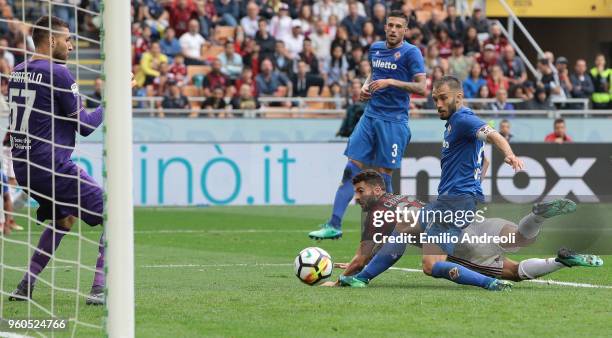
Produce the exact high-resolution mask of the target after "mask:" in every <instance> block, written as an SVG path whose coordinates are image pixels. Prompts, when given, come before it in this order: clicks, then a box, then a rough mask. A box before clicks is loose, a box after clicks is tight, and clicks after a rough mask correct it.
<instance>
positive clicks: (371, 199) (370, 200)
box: [359, 195, 378, 212]
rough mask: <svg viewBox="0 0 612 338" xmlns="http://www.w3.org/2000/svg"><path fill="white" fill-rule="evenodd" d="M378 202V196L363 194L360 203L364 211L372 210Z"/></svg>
mask: <svg viewBox="0 0 612 338" xmlns="http://www.w3.org/2000/svg"><path fill="white" fill-rule="evenodd" d="M376 202H378V198H377V197H376V196H374V195H363V196H362V197H361V198H360V199H359V205H361V210H362V211H366V212H367V211H370V210H371V209H372V207H373V206H374V205H375V204H376Z"/></svg>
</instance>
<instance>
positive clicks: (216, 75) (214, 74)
mask: <svg viewBox="0 0 612 338" xmlns="http://www.w3.org/2000/svg"><path fill="white" fill-rule="evenodd" d="M229 83H230V80H229V78H228V77H227V75H225V74H223V72H222V71H221V61H220V60H219V59H218V58H217V59H215V60H214V61H213V63H212V68H211V70H210V72H209V73H208V74H206V76H205V77H204V80H203V81H202V87H203V89H204V96H206V97H208V96H210V95H211V94H212V92H213V91H214V90H215V89H216V88H221V89H225V87H227V86H228V85H229Z"/></svg>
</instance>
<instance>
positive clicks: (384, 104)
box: [308, 11, 425, 240]
mask: <svg viewBox="0 0 612 338" xmlns="http://www.w3.org/2000/svg"><path fill="white" fill-rule="evenodd" d="M407 24H408V21H407V19H406V16H405V15H404V14H403V13H402V12H401V11H392V12H391V13H390V14H389V16H388V17H387V21H386V24H385V33H386V34H385V35H386V41H378V42H375V43H373V44H372V46H371V47H370V51H369V53H368V59H369V61H370V64H371V66H372V67H371V68H372V73H371V74H370V75H369V76H368V78H367V80H366V81H365V83H364V84H363V87H362V88H361V95H360V99H361V100H363V101H366V100H369V102H368V104H367V106H366V109H365V113H364V115H363V117H361V119H360V120H359V123H357V126H356V127H355V130H354V131H353V133H352V134H351V136H350V138H349V140H348V144H347V146H346V150H345V151H344V155H346V156H347V157H348V163H347V164H346V167H345V168H344V174H343V176H342V181H341V182H340V186H339V187H338V191H337V192H336V196H335V198H334V206H333V210H332V215H331V218H330V219H329V220H328V221H327V222H326V223H325V224H322V225H321V229H319V230H316V231H312V232H310V233H309V234H308V236H309V237H311V238H314V239H319V240H320V239H336V238H340V237H342V217H343V216H344V212H345V211H346V208H347V206H348V204H349V203H350V202H351V200H352V199H353V186H352V184H351V179H352V178H353V177H355V176H356V175H357V174H358V173H359V172H360V171H361V170H362V168H363V167H364V165H368V166H371V167H374V168H376V170H377V171H378V172H379V173H380V174H381V175H382V177H383V178H384V180H385V184H386V189H387V191H389V192H391V191H392V188H391V175H392V174H393V169H396V168H399V167H400V164H401V161H402V156H403V154H404V149H405V148H406V145H407V144H408V142H410V128H409V127H408V110H409V108H408V107H410V94H411V93H416V94H419V95H425V67H424V65H423V57H422V55H421V52H420V51H419V49H418V48H417V47H415V46H413V45H411V44H410V43H408V42H406V41H404V35H405V33H406V29H407Z"/></svg>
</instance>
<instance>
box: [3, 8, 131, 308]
mask: <svg viewBox="0 0 612 338" xmlns="http://www.w3.org/2000/svg"><path fill="white" fill-rule="evenodd" d="M35 25H36V27H34V30H33V32H32V39H33V41H34V45H35V46H36V51H35V55H34V56H33V57H32V58H31V59H30V60H26V61H25V62H23V63H21V64H20V65H18V66H17V67H15V69H14V70H13V73H12V74H11V78H10V81H9V88H8V92H9V101H10V102H9V104H10V106H11V114H10V133H11V144H12V155H13V167H14V170H15V177H16V178H17V182H18V183H19V185H20V186H22V187H23V188H24V189H27V192H28V194H29V195H30V196H31V197H32V198H34V199H35V200H36V201H37V202H38V204H39V205H40V206H39V207H38V210H37V211H36V214H37V220H38V222H40V224H44V223H43V222H44V221H45V220H48V219H51V220H52V223H51V225H48V226H47V225H45V228H44V230H43V232H42V234H41V236H40V240H39V242H38V246H37V248H36V251H35V252H34V254H33V255H32V258H31V260H30V264H29V267H28V272H26V273H25V275H24V276H23V279H22V280H21V282H20V283H19V285H18V286H17V289H16V290H15V291H13V293H12V295H11V296H10V297H9V300H12V301H18V300H27V299H31V297H32V291H33V289H34V285H35V283H36V280H37V278H38V275H39V274H40V273H41V272H42V270H43V269H44V268H45V266H47V264H48V263H49V259H50V258H51V256H52V255H53V254H54V252H55V250H56V249H57V247H58V246H59V244H60V242H61V240H62V238H63V237H64V235H65V234H66V233H68V232H70V229H71V228H72V226H73V225H74V224H75V222H76V221H77V218H80V219H81V220H83V221H84V222H85V223H87V224H89V225H91V226H95V225H99V224H102V212H103V191H102V188H101V187H100V186H99V185H98V184H97V183H96V182H95V181H94V180H93V179H92V178H91V177H90V176H89V175H87V173H85V171H84V170H82V169H81V168H80V167H79V166H77V165H76V164H75V163H74V162H73V161H72V160H71V158H70V156H71V155H72V151H73V150H74V146H75V136H76V133H79V134H81V135H82V136H87V135H89V134H91V133H92V132H93V131H94V130H95V128H96V127H98V126H99V125H100V124H101V123H102V120H103V109H102V106H100V107H98V108H97V109H96V110H95V111H93V112H91V113H89V112H87V111H86V110H85V109H84V108H83V105H82V103H81V98H80V94H79V91H78V86H77V84H76V83H75V81H74V78H73V77H72V74H71V73H70V71H69V70H68V68H66V66H65V62H66V60H67V59H68V54H69V53H70V52H71V51H72V43H71V37H70V32H69V31H68V24H67V23H66V22H64V21H62V20H60V19H59V18H56V17H49V16H43V17H41V18H40V19H39V20H38V21H37V22H36V24H35ZM48 27H51V29H52V30H53V32H49V28H48ZM115 113H121V112H115ZM98 250H99V255H98V260H97V263H96V273H95V276H94V281H93V285H92V287H91V292H90V295H89V297H88V298H87V301H86V303H87V304H103V302H104V300H103V295H104V271H103V267H104V245H103V234H102V235H101V236H100V245H99V249H98Z"/></svg>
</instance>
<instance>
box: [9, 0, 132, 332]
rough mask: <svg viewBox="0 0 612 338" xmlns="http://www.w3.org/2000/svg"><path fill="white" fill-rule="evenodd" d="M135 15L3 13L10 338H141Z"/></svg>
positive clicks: (75, 10) (48, 3) (43, 3)
mask: <svg viewBox="0 0 612 338" xmlns="http://www.w3.org/2000/svg"><path fill="white" fill-rule="evenodd" d="M129 13H130V2H129V1H120V0H107V1H100V0H39V1H25V0H13V1H4V2H0V81H1V82H0V84H1V86H0V90H1V94H2V95H1V96H0V114H1V115H0V119H1V123H0V137H2V138H3V140H4V142H3V151H2V152H1V153H0V154H1V157H2V158H1V161H0V172H1V180H0V205H2V207H3V209H2V211H1V212H0V226H1V227H2V229H0V337H4V336H12V335H14V334H18V335H25V336H42V337H55V336H62V337H63V336H71V337H81V336H101V335H104V334H105V333H106V334H107V335H109V336H111V337H114V336H125V337H130V336H133V335H134V325H133V317H134V314H133V313H134V311H133V308H134V300H133V299H134V291H133V278H134V277H133V221H132V217H133V216H132V205H133V204H132V197H131V196H132V195H131V191H132V190H131V189H132V182H131V175H132V174H131V172H132V165H131V163H132V155H131V93H130V67H131V60H130V52H129V51H130V49H129V48H130V47H129V46H130V45H129V44H130V33H129V32H130V28H129V25H130V18H129V15H130V14H129ZM111 20H112V21H111ZM109 22H110V23H112V24H110V25H109Z"/></svg>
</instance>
